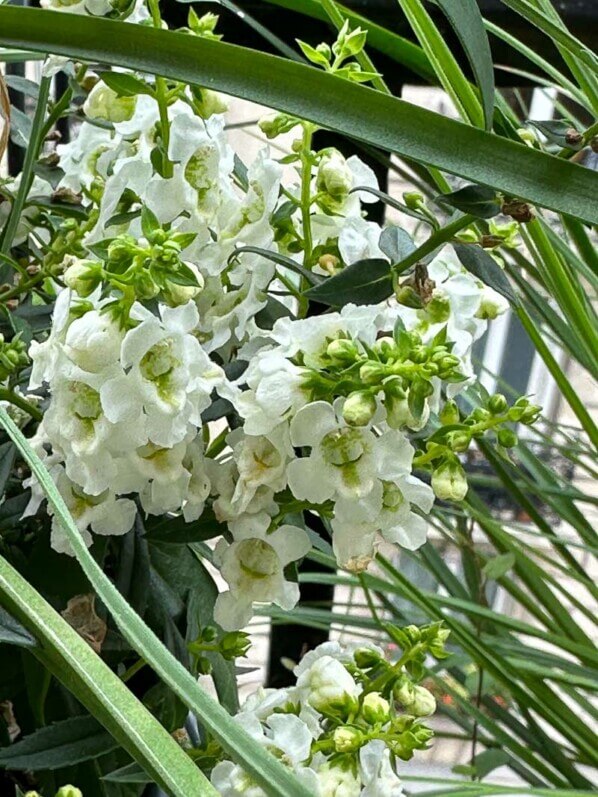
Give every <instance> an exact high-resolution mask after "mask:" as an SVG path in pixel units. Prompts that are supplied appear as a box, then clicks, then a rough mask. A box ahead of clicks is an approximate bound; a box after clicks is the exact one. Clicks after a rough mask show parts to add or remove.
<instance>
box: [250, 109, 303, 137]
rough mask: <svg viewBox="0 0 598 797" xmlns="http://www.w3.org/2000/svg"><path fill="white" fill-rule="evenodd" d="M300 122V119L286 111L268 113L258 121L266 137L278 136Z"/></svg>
mask: <svg viewBox="0 0 598 797" xmlns="http://www.w3.org/2000/svg"><path fill="white" fill-rule="evenodd" d="M298 124H299V119H297V118H296V117H295V116H289V115H288V114H286V113H276V114H268V115H267V116H264V117H262V118H261V119H260V120H259V122H258V127H259V128H260V130H261V131H262V133H263V134H264V135H265V136H266V138H270V139H272V138H276V137H277V136H280V135H282V134H283V133H288V132H289V130H292V129H293V127H295V126H296V125H298Z"/></svg>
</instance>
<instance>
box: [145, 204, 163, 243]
mask: <svg viewBox="0 0 598 797" xmlns="http://www.w3.org/2000/svg"><path fill="white" fill-rule="evenodd" d="M160 227H161V225H160V222H159V221H158V217H157V216H156V214H155V213H154V212H153V211H151V210H150V209H149V208H148V206H147V205H144V206H143V207H142V208H141V229H142V231H143V234H144V235H145V237H146V238H151V236H152V233H154V232H156V230H159V229H160Z"/></svg>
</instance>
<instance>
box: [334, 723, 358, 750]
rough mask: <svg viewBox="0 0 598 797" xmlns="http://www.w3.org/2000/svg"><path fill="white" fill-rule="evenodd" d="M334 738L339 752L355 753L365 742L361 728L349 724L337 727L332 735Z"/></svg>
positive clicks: (335, 747) (335, 746)
mask: <svg viewBox="0 0 598 797" xmlns="http://www.w3.org/2000/svg"><path fill="white" fill-rule="evenodd" d="M332 740H333V742H334V749H335V750H336V752H337V753H354V752H355V751H356V750H359V748H360V747H361V746H362V744H363V742H364V738H363V734H362V732H361V731H360V730H359V728H352V727H350V726H348V725H347V726H344V727H339V728H337V729H336V730H335V731H334V734H333V735H332Z"/></svg>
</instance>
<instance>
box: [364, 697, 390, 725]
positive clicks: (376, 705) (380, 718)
mask: <svg viewBox="0 0 598 797" xmlns="http://www.w3.org/2000/svg"><path fill="white" fill-rule="evenodd" d="M361 714H362V716H363V718H364V720H365V721H366V722H369V723H371V724H372V725H375V724H376V723H378V722H388V720H389V719H390V703H389V702H388V700H386V699H385V698H384V697H382V695H381V694H380V692H368V693H367V695H366V696H365V697H364V698H363V703H362V704H361Z"/></svg>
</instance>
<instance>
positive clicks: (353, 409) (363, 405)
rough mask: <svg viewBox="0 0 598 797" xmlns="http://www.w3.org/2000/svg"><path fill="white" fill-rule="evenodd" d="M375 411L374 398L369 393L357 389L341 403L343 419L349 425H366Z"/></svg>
mask: <svg viewBox="0 0 598 797" xmlns="http://www.w3.org/2000/svg"><path fill="white" fill-rule="evenodd" d="M375 412H376V399H375V398H374V396H372V394H371V393H367V392H366V391H364V390H358V391H356V392H355V393H351V395H350V396H349V397H348V398H347V400H346V401H345V403H344V405H343V419H344V421H345V423H347V424H349V426H367V425H368V423H370V421H371V420H372V418H373V417H374V414H375Z"/></svg>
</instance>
